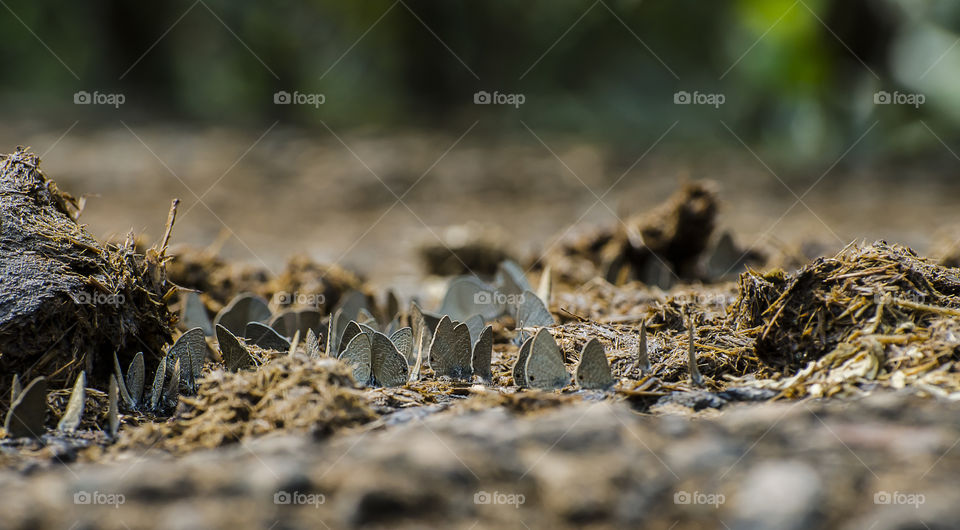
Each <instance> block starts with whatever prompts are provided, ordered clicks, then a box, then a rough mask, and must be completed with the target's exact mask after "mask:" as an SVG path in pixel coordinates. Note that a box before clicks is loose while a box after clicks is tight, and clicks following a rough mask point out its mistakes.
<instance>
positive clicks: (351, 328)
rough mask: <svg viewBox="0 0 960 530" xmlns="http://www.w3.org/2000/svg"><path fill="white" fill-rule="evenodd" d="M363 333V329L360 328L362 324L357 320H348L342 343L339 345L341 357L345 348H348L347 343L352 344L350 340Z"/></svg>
mask: <svg viewBox="0 0 960 530" xmlns="http://www.w3.org/2000/svg"><path fill="white" fill-rule="evenodd" d="M361 333H363V331H362V330H361V329H360V324H357V322H356V321H354V320H351V321H350V322H347V325H346V327H344V328H343V333H342V334H341V336H340V344H339V346H338V347H337V356H338V357H339V356H340V354H341V353H343V350H345V349H346V347H347V344H350V341H351V340H353V338H354V337H356V336H357V335H359V334H361Z"/></svg>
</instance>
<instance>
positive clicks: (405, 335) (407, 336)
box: [390, 328, 416, 364]
mask: <svg viewBox="0 0 960 530" xmlns="http://www.w3.org/2000/svg"><path fill="white" fill-rule="evenodd" d="M390 341H391V342H393V344H394V345H395V346H396V347H397V350H398V351H399V352H400V355H403V358H404V359H406V360H407V364H413V362H414V361H416V358H415V356H414V354H413V329H411V328H400V329H398V330H397V331H395V332H393V334H391V335H390Z"/></svg>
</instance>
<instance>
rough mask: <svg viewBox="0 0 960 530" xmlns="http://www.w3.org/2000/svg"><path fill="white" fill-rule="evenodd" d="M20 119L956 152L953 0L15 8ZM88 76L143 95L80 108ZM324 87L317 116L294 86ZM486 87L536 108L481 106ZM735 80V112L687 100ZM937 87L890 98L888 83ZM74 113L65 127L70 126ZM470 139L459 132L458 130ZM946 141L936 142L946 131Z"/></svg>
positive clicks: (24, 2) (13, 75) (959, 113)
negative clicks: (885, 98)
mask: <svg viewBox="0 0 960 530" xmlns="http://www.w3.org/2000/svg"><path fill="white" fill-rule="evenodd" d="M0 30H2V34H3V35H4V39H3V41H4V42H3V45H2V46H0V61H2V62H3V66H4V67H3V68H2V70H0V77H2V94H0V98H2V99H0V101H2V108H3V110H4V113H5V121H7V122H8V123H9V122H13V121H16V120H32V121H35V122H40V123H43V122H44V120H59V121H57V123H58V124H59V123H60V122H62V121H63V120H64V118H65V117H67V118H73V117H74V116H75V117H76V119H83V120H84V123H85V124H89V123H91V122H92V123H104V124H110V123H113V124H115V123H116V121H117V120H118V119H122V120H153V121H160V122H176V123H199V124H209V123H213V124H217V125H225V126H230V127H261V126H262V125H263V124H269V123H271V122H273V121H275V120H281V121H282V123H284V124H285V125H300V126H303V127H307V128H310V127H322V126H321V122H324V123H326V124H328V125H329V126H330V127H331V128H333V129H334V130H342V129H360V130H377V131H388V132H391V131H404V130H417V129H441V130H449V131H462V130H464V128H465V127H466V126H468V125H469V124H470V123H472V122H474V121H476V120H480V124H479V125H478V128H477V131H478V132H484V133H487V134H488V135H496V136H498V137H499V136H507V137H509V135H511V134H524V135H526V134H527V133H526V130H525V128H524V125H523V124H524V123H527V124H529V125H530V126H531V127H532V128H534V129H536V130H537V131H549V132H551V133H556V134H569V135H574V136H577V137H580V138H586V139H590V140H591V141H598V142H604V143H607V144H609V145H612V146H632V147H633V150H634V151H635V149H636V147H635V146H637V145H649V144H650V143H651V142H652V141H654V140H656V139H657V138H658V137H659V136H660V135H662V134H663V132H664V131H665V130H666V129H667V128H668V127H670V126H671V124H673V123H674V122H678V123H677V126H676V130H675V131H674V132H673V133H671V141H675V142H676V141H682V142H686V144H685V145H687V146H693V147H703V148H704V149H710V148H711V147H714V146H727V147H729V146H730V140H731V138H730V132H729V131H727V130H725V129H726V128H729V129H730V130H731V131H735V132H736V134H737V136H739V137H740V138H742V139H743V140H744V142H746V143H748V144H750V145H755V146H757V147H756V148H757V149H760V150H762V151H763V152H764V153H766V154H771V153H772V155H770V156H778V157H780V158H781V159H785V160H793V161H798V162H805V161H811V160H820V159H828V160H832V159H835V158H836V157H837V156H838V155H840V154H841V153H843V152H844V151H845V150H847V149H848V148H849V147H850V146H851V145H852V144H853V143H855V142H856V141H857V139H858V138H860V137H861V136H862V135H863V133H864V132H865V131H866V130H868V128H869V127H870V126H871V125H872V124H873V123H874V122H877V121H879V123H878V124H877V126H876V131H874V132H873V133H871V134H870V135H869V136H868V137H866V138H864V139H863V145H862V146H861V148H860V149H858V151H859V150H861V149H862V150H866V151H868V152H871V153H875V154H878V155H880V156H883V157H890V158H898V157H906V158H911V159H916V158H922V157H926V156H932V157H936V158H942V157H950V155H949V152H948V151H947V150H945V149H943V146H942V145H941V143H940V140H941V139H942V140H943V141H944V142H946V143H948V144H949V143H950V142H951V141H952V140H953V139H955V138H957V132H958V124H960V91H958V90H956V89H955V88H956V87H957V86H958V81H960V46H957V39H958V38H960V33H958V32H960V2H956V1H955V0H929V1H924V0H835V1H827V0H803V1H794V0H735V1H728V2H704V1H703V0H671V1H648V2H640V1H638V0H605V1H603V2H599V1H597V2H590V1H589V0H587V1H567V0H551V1H543V0H532V1H525V2H511V1H502V0H494V1H484V2H477V1H474V2H467V1H429V2H428V1H419V0H404V1H403V2H399V1H397V2H395V1H393V0H373V1H366V2H339V1H329V0H322V1H321V0H314V1H289V0H278V1H274V2H251V1H247V0H239V1H238V0H233V1H229V2H228V1H224V0H203V1H202V2H198V1H195V0H185V1H169V2H157V3H151V4H150V5H145V4H143V3H139V2H129V1H121V0H87V1H85V2H45V1H34V0H7V1H6V2H5V3H4V9H0ZM78 90H85V91H89V92H93V91H99V92H101V93H121V94H124V96H125V103H124V105H123V106H122V107H120V108H119V109H115V108H113V107H109V106H102V105H101V106H96V105H88V106H79V105H74V104H73V95H74V94H75V93H76V92H77V91H78ZM281 90H283V91H289V92H294V91H299V92H301V93H322V94H324V96H325V98H326V100H325V103H324V104H323V105H321V106H320V107H319V108H314V107H313V106H307V105H276V104H274V94H275V93H276V92H277V91H281ZM478 90H486V91H489V92H493V91H499V92H501V93H520V94H523V95H524V96H525V103H524V104H523V105H522V106H520V107H519V108H514V107H512V106H505V105H503V106H489V105H488V106H481V105H475V104H474V101H473V95H474V93H475V92H477V91H478ZM681 90H682V91H687V92H690V93H694V92H699V93H707V94H722V95H723V96H724V98H725V101H724V104H723V105H721V106H719V108H714V107H712V106H705V105H675V104H674V94H675V93H676V92H678V91H681ZM881 90H882V91H886V92H889V93H896V92H899V93H902V94H921V95H923V97H924V102H923V104H922V105H919V106H910V105H896V104H890V105H876V104H875V103H874V95H875V94H876V93H877V92H878V91H881ZM57 127H59V125H57ZM457 134H459V133H457ZM938 137H939V138H938Z"/></svg>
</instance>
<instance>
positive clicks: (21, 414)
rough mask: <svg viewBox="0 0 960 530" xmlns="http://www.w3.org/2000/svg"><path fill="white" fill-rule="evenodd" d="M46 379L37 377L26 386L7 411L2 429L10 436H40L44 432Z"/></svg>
mask: <svg viewBox="0 0 960 530" xmlns="http://www.w3.org/2000/svg"><path fill="white" fill-rule="evenodd" d="M46 416H47V379H46V378H45V377H37V378H36V379H34V380H33V381H30V384H28V385H27V386H26V388H24V389H23V390H22V391H20V393H19V395H17V397H16V399H14V401H13V404H12V405H10V410H8V411H7V417H6V420H5V421H4V422H3V429H4V430H5V431H7V436H10V437H11V438H23V437H30V438H40V436H41V435H42V434H44V433H46V428H45V427H44V423H45V420H46Z"/></svg>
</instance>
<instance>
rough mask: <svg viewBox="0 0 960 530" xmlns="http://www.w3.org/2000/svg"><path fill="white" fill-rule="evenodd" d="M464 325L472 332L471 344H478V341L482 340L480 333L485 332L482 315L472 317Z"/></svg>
mask: <svg viewBox="0 0 960 530" xmlns="http://www.w3.org/2000/svg"><path fill="white" fill-rule="evenodd" d="M463 323H464V324H466V325H467V329H469V330H470V344H476V342H477V339H479V338H480V332H481V331H483V326H484V322H483V317H482V316H480V315H473V316H472V317H470V318H468V319H466V320H465V321H464V322H463Z"/></svg>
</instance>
